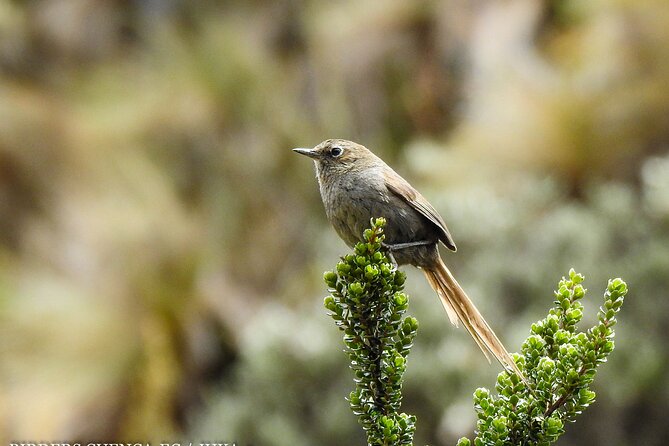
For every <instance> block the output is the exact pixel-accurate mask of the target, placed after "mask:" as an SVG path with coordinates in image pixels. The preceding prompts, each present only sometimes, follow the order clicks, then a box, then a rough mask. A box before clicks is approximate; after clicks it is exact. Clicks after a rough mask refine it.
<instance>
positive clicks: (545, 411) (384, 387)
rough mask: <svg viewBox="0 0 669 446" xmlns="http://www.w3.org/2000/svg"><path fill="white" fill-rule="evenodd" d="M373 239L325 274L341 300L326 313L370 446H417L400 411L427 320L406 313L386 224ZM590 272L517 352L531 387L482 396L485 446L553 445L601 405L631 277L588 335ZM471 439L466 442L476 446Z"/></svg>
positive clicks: (568, 281) (517, 383) (613, 284)
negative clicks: (599, 380)
mask: <svg viewBox="0 0 669 446" xmlns="http://www.w3.org/2000/svg"><path fill="white" fill-rule="evenodd" d="M371 223H372V227H371V229H368V230H366V231H365V233H364V240H365V241H364V242H363V243H358V244H357V245H356V246H355V249H354V251H355V252H354V253H353V254H349V255H347V256H345V257H343V258H342V260H341V261H340V262H339V263H338V264H337V268H336V271H329V272H326V273H325V275H324V278H325V282H326V283H327V285H328V287H329V289H330V292H331V293H332V295H331V296H328V297H327V298H326V299H325V307H326V308H327V309H328V310H330V315H331V317H332V318H333V319H334V320H335V323H336V324H337V326H338V327H339V329H340V330H342V331H343V332H344V344H345V345H346V350H345V351H346V353H347V354H348V356H349V358H350V360H351V368H352V369H353V372H354V375H355V377H354V381H355V390H354V391H353V392H351V394H350V395H349V402H350V405H351V409H352V410H353V412H354V413H355V414H356V415H357V416H358V418H359V421H360V424H361V425H362V426H363V428H364V430H365V431H366V433H367V442H368V444H369V445H411V444H412V441H413V436H414V432H415V428H416V426H415V425H416V417H415V416H410V415H407V414H404V413H400V412H399V410H400V405H401V401H402V393H401V391H402V377H403V374H404V371H405V370H406V360H407V356H408V354H409V351H410V349H411V347H412V345H413V339H414V337H415V335H416V330H417V328H418V322H417V321H416V319H415V318H413V317H403V315H404V313H405V312H406V310H407V307H408V297H407V296H406V294H404V293H403V291H402V290H403V288H404V281H405V275H404V274H403V273H402V272H400V271H398V270H396V269H395V268H394V267H393V265H392V264H391V263H390V261H389V259H388V258H387V257H386V256H385V254H384V253H383V251H382V248H381V247H382V245H381V243H382V241H383V227H384V225H385V220H384V219H382V218H380V219H376V220H373V221H372V222H371ZM583 279H584V277H583V275H581V274H578V273H576V272H575V271H574V270H573V269H572V270H570V271H569V275H568V277H563V278H562V280H561V281H560V282H559V284H558V290H557V291H555V301H554V306H553V308H551V310H550V311H549V313H548V315H547V316H546V318H544V319H542V320H540V321H538V322H536V323H534V324H532V327H531V334H530V336H529V337H528V338H527V339H526V340H525V342H524V343H523V345H522V348H521V354H520V355H518V354H515V358H514V359H515V360H516V363H517V364H518V366H519V368H520V369H521V370H522V371H523V372H524V374H525V376H526V377H527V382H528V384H529V387H528V385H526V384H525V383H524V382H523V381H521V380H520V379H519V377H518V376H517V375H515V374H509V373H507V372H501V373H500V374H499V375H498V377H497V383H496V386H495V390H496V391H497V392H496V393H497V394H496V395H493V394H492V393H491V392H490V390H488V389H486V388H479V389H477V390H476V391H475V392H474V405H475V410H476V412H477V415H478V421H477V428H476V437H475V439H474V441H473V443H474V444H475V445H476V446H493V445H494V446H506V445H508V446H511V445H513V446H517V445H549V444H551V443H553V442H555V441H556V440H557V439H558V438H559V437H560V436H561V435H562V434H563V433H564V428H565V424H566V423H567V422H569V421H574V420H575V419H576V416H577V415H579V414H580V413H582V412H583V411H584V410H585V409H586V408H587V407H588V406H589V405H590V404H592V403H593V402H594V400H595V392H593V391H592V390H591V389H590V384H591V383H592V382H593V380H594V377H595V374H596V371H597V367H598V366H599V365H600V364H601V363H604V362H606V360H607V357H608V356H609V354H611V352H612V351H613V348H614V342H613V337H614V331H613V326H614V325H615V324H616V315H617V313H618V311H620V308H621V307H622V304H623V300H624V297H625V295H626V294H627V284H626V283H625V282H624V281H623V280H622V279H613V280H610V281H609V283H608V287H607V290H606V292H605V294H604V304H603V306H602V307H601V308H600V310H599V313H598V323H597V324H596V325H595V326H593V327H591V328H589V329H588V330H586V331H584V332H583V331H579V330H578V327H577V325H578V323H579V322H580V321H581V319H582V318H583V305H582V304H581V302H580V300H581V299H582V298H583V296H585V294H586V289H585V288H584V287H583V285H582V282H583ZM471 444H472V441H471V440H469V439H468V438H461V439H460V440H459V441H458V446H468V445H471Z"/></svg>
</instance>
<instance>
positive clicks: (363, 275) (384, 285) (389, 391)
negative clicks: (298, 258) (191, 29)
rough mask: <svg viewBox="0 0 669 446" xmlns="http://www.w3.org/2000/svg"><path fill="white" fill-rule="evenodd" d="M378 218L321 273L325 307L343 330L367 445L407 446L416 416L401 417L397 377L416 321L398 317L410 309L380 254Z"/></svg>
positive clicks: (400, 279) (352, 398)
mask: <svg viewBox="0 0 669 446" xmlns="http://www.w3.org/2000/svg"><path fill="white" fill-rule="evenodd" d="M384 225H385V220H384V219H382V218H379V219H376V220H373V221H372V227H371V229H368V230H366V231H365V233H364V240H365V242H364V243H358V244H357V245H356V246H355V253H354V254H349V255H347V256H345V257H343V258H342V260H341V261H340V262H339V263H338V264H337V269H336V271H330V272H326V273H325V275H324V278H325V282H326V283H327V285H328V287H329V288H330V292H331V293H332V295H331V296H329V297H327V298H326V299H325V307H326V308H327V309H328V310H330V312H331V314H330V315H331V316H332V318H333V319H334V320H335V323H336V324H337V326H338V327H339V329H340V330H342V331H343V332H344V344H345V345H346V353H347V354H348V356H349V358H350V360H351V369H353V372H354V375H355V378H354V381H355V390H353V391H352V392H351V394H350V395H349V402H350V404H351V409H352V410H353V413H355V414H356V415H357V416H358V419H359V421H360V424H361V425H362V427H363V429H364V430H365V432H366V433H367V443H368V444H369V445H411V444H412V442H413V436H414V432H415V429H416V426H415V425H416V417H415V416H412V415H407V414H405V413H400V412H399V410H400V405H401V403H402V376H403V375H404V371H405V370H406V363H407V356H408V355H409V351H410V349H411V347H412V345H413V339H414V337H415V336H416V330H417V329H418V321H417V320H416V319H415V318H413V317H403V315H404V313H405V312H406V310H407V307H408V305H409V300H408V297H407V295H406V294H404V293H403V292H402V290H403V288H404V281H405V275H404V273H402V272H401V271H398V270H397V269H396V268H394V267H393V265H392V264H391V262H390V261H389V259H388V258H387V257H386V256H385V255H384V253H383V252H382V251H381V242H382V241H383V237H384V236H383V226H384Z"/></svg>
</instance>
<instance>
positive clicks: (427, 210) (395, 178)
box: [383, 169, 456, 251]
mask: <svg viewBox="0 0 669 446" xmlns="http://www.w3.org/2000/svg"><path fill="white" fill-rule="evenodd" d="M383 175H384V180H385V183H386V187H387V188H388V190H389V191H391V192H392V193H393V194H395V195H397V196H398V197H399V198H401V199H402V200H404V201H406V202H407V203H408V204H409V205H410V206H411V207H412V208H414V209H415V210H416V211H418V212H419V213H420V214H421V215H422V216H423V217H425V218H427V219H428V220H430V222H432V223H433V224H434V225H435V226H436V227H437V228H438V229H439V231H440V232H441V236H440V237H439V239H440V240H441V241H442V242H443V243H444V245H445V246H446V247H447V248H448V249H450V250H452V251H455V250H456V248H455V243H454V242H453V237H451V233H450V232H449V231H448V228H447V227H446V223H445V222H444V219H443V218H441V215H439V213H438V212H437V211H436V209H435V208H434V207H432V205H431V204H430V202H429V201H427V200H426V199H425V197H423V196H422V195H421V194H420V193H419V192H418V191H417V190H416V189H414V187H413V186H411V185H410V184H409V183H408V182H407V181H406V180H405V179H404V178H402V177H401V176H400V175H399V174H398V173H397V172H395V171H394V170H392V169H386V170H384V172H383Z"/></svg>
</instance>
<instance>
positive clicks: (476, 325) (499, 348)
mask: <svg viewBox="0 0 669 446" xmlns="http://www.w3.org/2000/svg"><path fill="white" fill-rule="evenodd" d="M423 272H424V273H425V276H426V277H427V280H428V282H429V283H430V286H431V287H432V289H434V291H436V292H437V295H439V299H440V300H441V303H442V305H443V306H444V308H445V309H446V313H447V314H448V318H449V319H450V320H451V323H452V324H453V325H455V326H456V327H457V326H458V321H461V322H462V325H464V326H465V328H466V329H467V331H468V332H469V334H470V335H471V336H472V338H474V341H475V342H476V344H477V345H478V346H479V348H480V349H481V351H482V352H483V354H484V355H485V357H486V358H487V359H488V362H490V355H489V354H488V353H490V354H492V355H493V356H494V357H495V359H497V360H498V361H499V363H500V364H502V366H503V367H504V368H505V369H506V370H507V371H510V372H515V373H516V374H517V375H518V377H520V378H521V379H522V380H523V381H524V382H525V383H526V384H527V380H526V379H525V376H524V375H523V373H522V372H521V371H520V369H519V368H518V366H517V365H516V363H515V362H514V361H513V358H512V357H511V355H510V354H509V352H508V351H507V350H506V348H504V345H502V342H501V341H500V340H499V338H498V337H497V335H496V334H495V332H493V331H492V328H490V326H489V325H488V323H487V322H486V321H485V319H483V316H482V315H481V313H480V312H479V310H477V309H476V306H474V303H473V302H472V301H471V300H470V299H469V297H468V296H467V294H466V293H465V291H464V290H463V289H462V288H461V287H460V285H459V284H458V282H457V281H456V280H455V278H454V277H453V275H452V274H451V272H450V271H449V270H448V268H447V267H446V265H445V264H444V262H443V261H442V260H441V259H439V264H438V266H437V268H436V269H434V270H428V269H425V270H423Z"/></svg>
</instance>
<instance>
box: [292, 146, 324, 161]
mask: <svg viewBox="0 0 669 446" xmlns="http://www.w3.org/2000/svg"><path fill="white" fill-rule="evenodd" d="M293 152H297V153H299V154H301V155H306V156H308V157H309V158H313V159H317V158H320V154H319V153H318V152H317V151H315V150H314V149H303V148H299V149H293Z"/></svg>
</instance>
